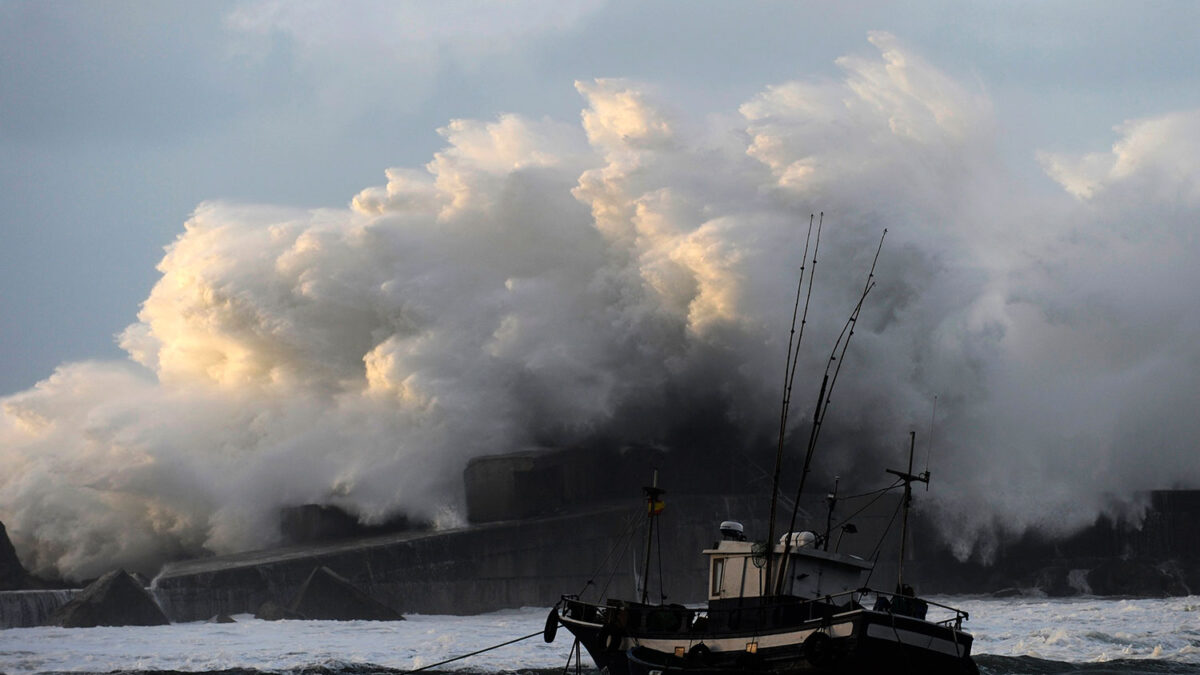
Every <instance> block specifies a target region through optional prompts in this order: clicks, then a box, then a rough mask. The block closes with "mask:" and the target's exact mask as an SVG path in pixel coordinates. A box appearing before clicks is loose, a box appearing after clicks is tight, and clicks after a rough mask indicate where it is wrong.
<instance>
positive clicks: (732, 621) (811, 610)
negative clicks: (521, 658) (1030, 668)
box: [559, 587, 970, 635]
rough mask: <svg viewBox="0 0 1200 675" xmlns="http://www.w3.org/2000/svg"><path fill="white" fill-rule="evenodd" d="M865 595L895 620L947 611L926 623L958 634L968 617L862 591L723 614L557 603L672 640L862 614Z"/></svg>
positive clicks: (576, 613) (623, 628)
mask: <svg viewBox="0 0 1200 675" xmlns="http://www.w3.org/2000/svg"><path fill="white" fill-rule="evenodd" d="M870 595H873V596H875V597H876V607H875V608H874V611H882V612H887V613H891V614H895V615H897V616H911V617H914V618H918V619H921V620H924V611H923V610H922V611H920V613H919V614H920V615H919V616H917V615H916V614H917V613H916V612H912V611H911V609H910V608H911V607H912V606H913V605H914V604H918V603H919V604H920V605H924V606H932V607H937V608H939V609H943V610H946V611H948V612H950V613H951V616H950V617H948V618H946V619H941V620H938V621H930V623H933V624H935V625H941V626H945V627H947V628H953V629H954V630H956V631H958V630H962V624H963V622H964V621H966V620H968V619H969V618H970V614H969V613H968V612H966V611H965V610H961V609H957V608H955V607H951V606H949V605H944V604H942V603H939V602H934V601H932V600H925V599H924V598H915V597H913V596H910V595H904V594H900V593H891V592H888V591H880V590H876V589H873V588H865V587H864V588H859V589H855V590H852V591H843V592H841V593H834V594H831V595H824V596H821V597H820V598H786V599H784V600H782V601H779V602H769V603H762V604H756V605H753V606H745V607H735V608H728V609H725V608H722V609H711V608H693V607H685V606H683V605H648V604H641V603H636V602H628V601H623V600H608V601H607V602H605V603H604V604H599V603H594V602H587V601H583V600H580V599H579V597H578V596H575V595H564V596H563V597H562V600H561V601H560V603H559V612H560V613H561V614H562V616H563V617H564V618H570V619H574V620H576V621H581V622H584V623H590V624H598V625H601V626H604V627H607V628H609V629H610V630H612V631H620V632H636V633H649V634H662V635H673V634H681V633H695V632H704V631H707V630H713V629H735V630H736V629H739V628H744V629H754V628H763V627H766V626H770V625H776V626H777V625H781V624H782V625H787V624H792V623H802V622H806V621H812V620H817V619H820V620H823V621H829V620H832V618H833V616H834V615H836V614H840V613H843V612H848V611H854V610H861V609H866V607H863V605H862V604H860V603H861V601H862V600H863V599H864V598H865V597H866V596H870ZM880 598H883V599H886V602H883V603H881V602H880V601H879V599H880Z"/></svg>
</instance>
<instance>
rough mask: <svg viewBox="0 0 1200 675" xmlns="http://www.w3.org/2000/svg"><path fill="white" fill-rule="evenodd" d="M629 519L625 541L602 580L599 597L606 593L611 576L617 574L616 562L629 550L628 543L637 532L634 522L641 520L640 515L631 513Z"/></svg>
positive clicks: (623, 557) (610, 583) (611, 579)
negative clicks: (605, 577)
mask: <svg viewBox="0 0 1200 675" xmlns="http://www.w3.org/2000/svg"><path fill="white" fill-rule="evenodd" d="M629 520H630V523H631V526H630V527H629V529H628V531H627V532H626V533H625V543H624V545H623V546H622V547H621V554H620V555H618V556H617V557H616V558H615V561H614V563H613V566H612V571H611V572H609V574H608V579H607V580H606V581H605V582H604V587H603V588H601V589H600V597H601V598H603V597H605V595H604V594H605V593H608V587H609V586H611V585H612V581H613V578H614V577H616V576H617V562H619V561H621V560H624V559H625V553H626V552H627V551H628V550H629V547H630V544H632V543H633V537H634V535H635V534H636V533H637V530H638V529H639V528H638V527H637V525H636V523H637V522H640V521H641V518H640V517H638V516H637V515H636V514H631V515H630V516H629ZM636 582H637V580H636V579H635V580H634V583H635V585H636Z"/></svg>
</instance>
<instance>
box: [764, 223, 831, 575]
mask: <svg viewBox="0 0 1200 675" xmlns="http://www.w3.org/2000/svg"><path fill="white" fill-rule="evenodd" d="M824 222H825V212H824V211H822V212H821V220H820V221H818V223H817V241H816V246H814V247H813V264H812V268H811V270H810V271H809V278H808V296H807V298H806V299H805V300H804V314H803V315H802V316H801V317H800V335H799V337H798V338H797V337H796V315H797V314H798V312H799V309H800V291H801V289H802V288H803V287H804V265H805V262H806V261H807V260H808V245H809V242H810V241H811V240H812V231H813V215H812V214H811V213H810V214H808V234H807V235H805V237H804V254H803V255H801V256H800V279H799V280H798V281H797V282H796V302H795V304H793V306H792V326H791V331H790V332H789V333H788V351H787V361H786V362H785V363H784V366H783V403H782V406H781V410H780V412H779V442H778V444H777V445H776V448H775V475H774V478H773V480H772V483H771V515H770V517H769V518H768V519H767V564H766V572H767V577H766V578H767V583H770V579H771V557H772V556H771V542H772V541H773V540H774V538H775V511H776V507H777V505H778V502H779V475H780V472H781V471H782V467H783V441H784V438H785V436H786V434H787V418H788V409H789V408H790V407H791V403H792V382H793V380H794V379H795V376H796V363H797V362H799V360H800V343H801V341H803V340H804V324H805V323H806V321H807V319H808V305H809V302H810V301H811V299H812V281H813V277H814V276H815V275H816V272H817V249H818V248H820V246H821V225H822V224H823V223H824ZM793 338H796V339H795V342H794V344H793Z"/></svg>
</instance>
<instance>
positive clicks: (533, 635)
mask: <svg viewBox="0 0 1200 675" xmlns="http://www.w3.org/2000/svg"><path fill="white" fill-rule="evenodd" d="M544 632H545V631H540V630H539V631H538V632H536V633H530V634H529V635H526V636H525V637H519V638H514V639H512V640H509V641H508V642H501V643H500V644H498V645H492V646H491V647H485V648H483V649H480V650H478V651H474V652H471V653H470V654H463V655H462V656H456V657H454V658H452V659H446V660H445V661H438V662H437V663H431V664H429V665H427V666H421V667H420V668H417V669H415V670H406V671H404V672H402V673H401V674H400V675H409V673H419V672H421V671H422V670H429V669H430V668H436V667H438V666H444V665H446V664H447V663H453V662H455V661H461V660H463V659H466V658H470V657H472V656H478V655H479V654H482V653H484V652H490V651H492V650H493V649H499V648H501V647H507V646H508V645H511V644H514V643H517V642H520V641H522V640H528V639H529V638H531V637H537V636H539V635H541V634H542V633H544Z"/></svg>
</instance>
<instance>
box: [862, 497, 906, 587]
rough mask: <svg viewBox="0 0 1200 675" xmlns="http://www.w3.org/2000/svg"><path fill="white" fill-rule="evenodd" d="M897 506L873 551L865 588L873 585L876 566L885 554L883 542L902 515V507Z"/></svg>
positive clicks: (864, 583)
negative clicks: (882, 554)
mask: <svg viewBox="0 0 1200 675" xmlns="http://www.w3.org/2000/svg"><path fill="white" fill-rule="evenodd" d="M901 504H903V502H901V503H900V504H896V510H895V511H892V518H891V520H888V524H887V527H885V528H883V534H881V535H879V541H877V542H875V550H873V551H871V556H870V558H871V563H872V564H871V570H870V571H869V572H867V578H866V579H865V580H863V586H870V585H871V576H872V575H874V574H875V565H877V564H878V563H879V554H880V553H882V552H883V540H884V539H885V538H887V533H888V532H890V531H891V530H892V525H894V524H895V522H896V516H898V515H900V506H901Z"/></svg>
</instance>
